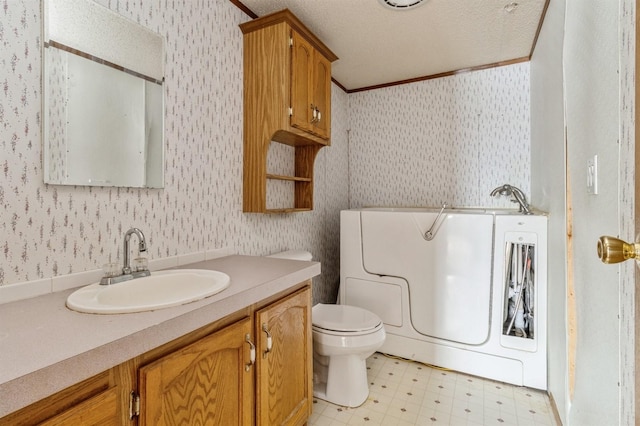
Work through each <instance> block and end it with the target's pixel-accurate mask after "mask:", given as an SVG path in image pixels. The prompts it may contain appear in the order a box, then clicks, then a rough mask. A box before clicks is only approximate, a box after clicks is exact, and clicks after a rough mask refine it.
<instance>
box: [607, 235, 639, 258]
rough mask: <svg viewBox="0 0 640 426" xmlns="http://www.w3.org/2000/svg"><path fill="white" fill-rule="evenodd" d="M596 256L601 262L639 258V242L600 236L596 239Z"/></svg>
mask: <svg viewBox="0 0 640 426" xmlns="http://www.w3.org/2000/svg"><path fill="white" fill-rule="evenodd" d="M598 257H599V258H600V260H601V261H602V263H619V262H623V261H625V260H629V259H636V260H640V243H627V242H625V241H622V240H621V239H619V238H615V237H608V236H602V237H600V239H599V240H598Z"/></svg>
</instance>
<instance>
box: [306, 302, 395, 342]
mask: <svg viewBox="0 0 640 426" xmlns="http://www.w3.org/2000/svg"><path fill="white" fill-rule="evenodd" d="M311 319H312V325H313V327H312V328H313V329H314V330H315V331H317V332H320V333H327V334H337V335H350V336H354V335H363V334H370V333H375V332H376V331H378V330H380V329H381V328H383V324H382V320H381V319H380V318H379V317H378V316H377V315H376V314H374V313H372V312H370V311H367V310H366V309H362V308H359V307H357V306H349V305H331V304H323V303H318V304H317V305H315V306H314V307H313V309H312V314H311Z"/></svg>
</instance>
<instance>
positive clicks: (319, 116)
mask: <svg viewBox="0 0 640 426" xmlns="http://www.w3.org/2000/svg"><path fill="white" fill-rule="evenodd" d="M316 111H318V119H317V120H316V121H320V120H321V119H322V114H321V113H320V110H319V109H316Z"/></svg>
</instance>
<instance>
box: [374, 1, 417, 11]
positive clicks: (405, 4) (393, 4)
mask: <svg viewBox="0 0 640 426" xmlns="http://www.w3.org/2000/svg"><path fill="white" fill-rule="evenodd" d="M424 2H425V0H380V3H381V4H382V5H383V6H385V7H387V8H389V9H393V10H408V9H413V8H414V7H418V6H420V5H421V4H422V3H424Z"/></svg>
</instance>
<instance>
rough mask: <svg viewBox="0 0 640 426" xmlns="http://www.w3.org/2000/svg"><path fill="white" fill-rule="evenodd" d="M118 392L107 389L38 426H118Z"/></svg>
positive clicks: (114, 388)
mask: <svg viewBox="0 0 640 426" xmlns="http://www.w3.org/2000/svg"><path fill="white" fill-rule="evenodd" d="M118 392H119V390H118V387H113V388H110V389H107V390H106V391H104V392H102V393H100V394H98V395H96V396H94V397H93V398H90V399H87V400H86V401H83V402H81V403H79V404H77V405H75V406H73V407H71V408H69V409H68V410H65V411H64V412H62V413H60V414H58V415H57V416H55V417H53V418H51V419H49V420H46V421H44V422H42V423H39V424H40V426H60V425H70V426H71V425H86V426H89V425H92V426H98V425H100V426H108V425H109V426H110V425H113V426H117V425H119V424H120V418H119V417H118V414H119V413H120V411H119V410H118V403H119V398H118Z"/></svg>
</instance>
